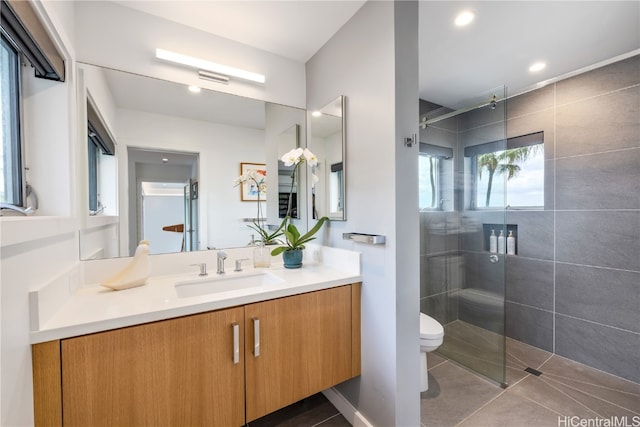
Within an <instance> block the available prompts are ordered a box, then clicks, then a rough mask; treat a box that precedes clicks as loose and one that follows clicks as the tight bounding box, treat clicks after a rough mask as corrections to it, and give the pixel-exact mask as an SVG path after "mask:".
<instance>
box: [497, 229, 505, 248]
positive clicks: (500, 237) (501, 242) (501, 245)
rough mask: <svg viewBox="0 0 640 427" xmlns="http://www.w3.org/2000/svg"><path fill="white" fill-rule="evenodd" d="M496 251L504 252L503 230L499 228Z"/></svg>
mask: <svg viewBox="0 0 640 427" xmlns="http://www.w3.org/2000/svg"><path fill="white" fill-rule="evenodd" d="M498 253H499V254H503V253H504V231H503V230H500V235H499V236H498Z"/></svg>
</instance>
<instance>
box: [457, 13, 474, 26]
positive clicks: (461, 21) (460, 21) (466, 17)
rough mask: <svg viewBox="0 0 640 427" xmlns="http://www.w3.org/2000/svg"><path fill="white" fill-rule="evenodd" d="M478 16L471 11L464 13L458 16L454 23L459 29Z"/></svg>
mask: <svg viewBox="0 0 640 427" xmlns="http://www.w3.org/2000/svg"><path fill="white" fill-rule="evenodd" d="M475 17H476V14H475V13H473V12H472V11H470V10H465V11H462V12H460V13H459V14H458V16H456V19H455V21H453V22H454V23H455V24H456V26H457V27H465V26H467V25H469V24H471V22H473V20H474V19H475Z"/></svg>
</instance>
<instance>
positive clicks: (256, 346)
mask: <svg viewBox="0 0 640 427" xmlns="http://www.w3.org/2000/svg"><path fill="white" fill-rule="evenodd" d="M258 356H260V319H258V318H257V317H254V318H253V357H258Z"/></svg>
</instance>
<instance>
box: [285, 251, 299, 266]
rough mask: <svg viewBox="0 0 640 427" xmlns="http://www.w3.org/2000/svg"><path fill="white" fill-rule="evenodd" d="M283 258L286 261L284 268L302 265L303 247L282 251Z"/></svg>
mask: <svg viewBox="0 0 640 427" xmlns="http://www.w3.org/2000/svg"><path fill="white" fill-rule="evenodd" d="M282 260H283V261H284V268H300V267H302V249H294V250H291V251H284V252H282Z"/></svg>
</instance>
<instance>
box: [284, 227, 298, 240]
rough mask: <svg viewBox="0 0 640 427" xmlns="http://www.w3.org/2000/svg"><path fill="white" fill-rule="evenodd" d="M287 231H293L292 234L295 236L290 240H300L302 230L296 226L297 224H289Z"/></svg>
mask: <svg viewBox="0 0 640 427" xmlns="http://www.w3.org/2000/svg"><path fill="white" fill-rule="evenodd" d="M287 231H288V232H289V233H291V235H292V236H293V238H292V239H289V240H291V243H295V242H297V241H298V239H299V238H300V232H299V231H298V229H297V228H296V226H295V225H293V224H289V226H288V227H287Z"/></svg>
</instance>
